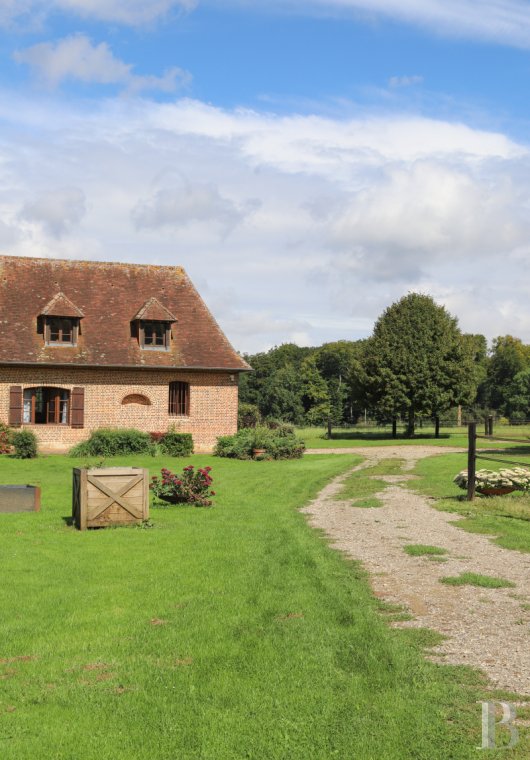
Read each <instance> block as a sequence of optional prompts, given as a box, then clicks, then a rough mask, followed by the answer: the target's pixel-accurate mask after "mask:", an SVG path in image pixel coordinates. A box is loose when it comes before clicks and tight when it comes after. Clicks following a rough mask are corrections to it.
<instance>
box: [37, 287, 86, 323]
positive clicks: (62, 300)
mask: <svg viewBox="0 0 530 760" xmlns="http://www.w3.org/2000/svg"><path fill="white" fill-rule="evenodd" d="M39 316H44V317H77V318H78V319H81V318H82V317H84V316H85V315H84V314H83V312H82V311H81V309H78V308H77V306H76V305H75V304H73V303H72V301H70V299H69V298H67V297H66V296H65V294H64V293H57V295H55V296H54V297H53V298H52V299H51V301H48V303H47V304H46V306H44V307H43V309H42V310H41V312H40V315H39Z"/></svg>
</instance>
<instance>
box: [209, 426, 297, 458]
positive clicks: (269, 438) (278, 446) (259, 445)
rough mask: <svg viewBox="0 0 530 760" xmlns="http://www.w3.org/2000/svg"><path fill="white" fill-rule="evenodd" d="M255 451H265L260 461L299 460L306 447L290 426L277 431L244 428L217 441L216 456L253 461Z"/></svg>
mask: <svg viewBox="0 0 530 760" xmlns="http://www.w3.org/2000/svg"><path fill="white" fill-rule="evenodd" d="M255 449H264V450H265V454H261V455H258V456H257V457H256V458H259V459H299V458H300V457H301V456H302V454H303V453H304V451H305V445H304V443H303V442H302V441H300V440H299V439H298V438H297V437H296V435H295V434H294V432H293V429H292V427H291V426H290V425H281V426H279V427H278V428H276V429H275V430H270V429H269V428H266V427H255V428H243V429H242V430H240V431H239V432H238V433H236V434H235V435H224V436H221V437H220V438H218V439H217V444H216V446H215V449H214V454H215V456H218V457H229V458H231V459H253V458H254V450H255Z"/></svg>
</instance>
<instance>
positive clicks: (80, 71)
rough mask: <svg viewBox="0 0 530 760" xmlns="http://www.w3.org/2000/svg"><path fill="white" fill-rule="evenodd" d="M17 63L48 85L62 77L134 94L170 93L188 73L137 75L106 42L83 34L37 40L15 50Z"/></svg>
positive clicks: (57, 81) (60, 79) (53, 84)
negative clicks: (91, 38) (30, 45)
mask: <svg viewBox="0 0 530 760" xmlns="http://www.w3.org/2000/svg"><path fill="white" fill-rule="evenodd" d="M13 57H14V59H15V60H16V61H17V62H18V63H24V64H27V65H28V66H30V67H31V68H32V69H33V71H34V72H35V74H36V75H37V76H38V77H39V79H41V80H42V81H43V82H44V83H45V84H46V85H48V86H49V87H57V86H58V85H59V84H61V82H63V81H65V80H77V81H80V82H86V83H95V84H119V85H122V86H123V87H125V88H126V89H127V90H128V91H130V92H133V93H138V92H141V91H142V90H161V91H164V92H172V91H174V90H176V89H177V87H178V86H182V85H184V84H187V83H188V82H189V81H190V78H191V77H190V75H189V74H188V73H187V72H184V71H182V69H178V68H172V69H170V70H168V71H166V72H165V73H164V74H163V76H161V77H156V76H137V75H135V74H134V73H133V67H132V65H130V64H127V63H124V62H123V61H121V60H120V59H119V58H116V57H115V56H114V55H113V53H112V51H111V49H110V48H109V46H108V45H107V43H106V42H100V43H99V44H98V45H94V44H92V42H91V41H90V40H89V38H88V37H86V36H85V35H83V34H75V35H72V36H70V37H65V38H63V39H62V40H59V41H58V42H56V43H52V42H40V43H38V44H37V45H33V46H32V47H29V48H26V49H24V50H18V51H16V52H15V53H14V56H13Z"/></svg>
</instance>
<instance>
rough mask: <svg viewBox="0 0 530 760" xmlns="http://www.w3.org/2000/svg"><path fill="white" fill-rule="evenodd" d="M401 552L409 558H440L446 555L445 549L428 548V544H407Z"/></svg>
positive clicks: (437, 547) (439, 547)
mask: <svg viewBox="0 0 530 760" xmlns="http://www.w3.org/2000/svg"><path fill="white" fill-rule="evenodd" d="M403 550H404V551H405V552H406V553H407V554H409V555H410V556H411V557H426V556H442V555H443V554H447V549H442V547H441V546H430V545H429V544H407V545H406V546H404V547H403Z"/></svg>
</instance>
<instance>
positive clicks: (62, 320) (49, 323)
mask: <svg viewBox="0 0 530 760" xmlns="http://www.w3.org/2000/svg"><path fill="white" fill-rule="evenodd" d="M78 330H79V319H75V318H74V317H46V324H45V331H46V343H47V344H48V345H50V346H51V345H60V346H75V345H76V344H77V334H78Z"/></svg>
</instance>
